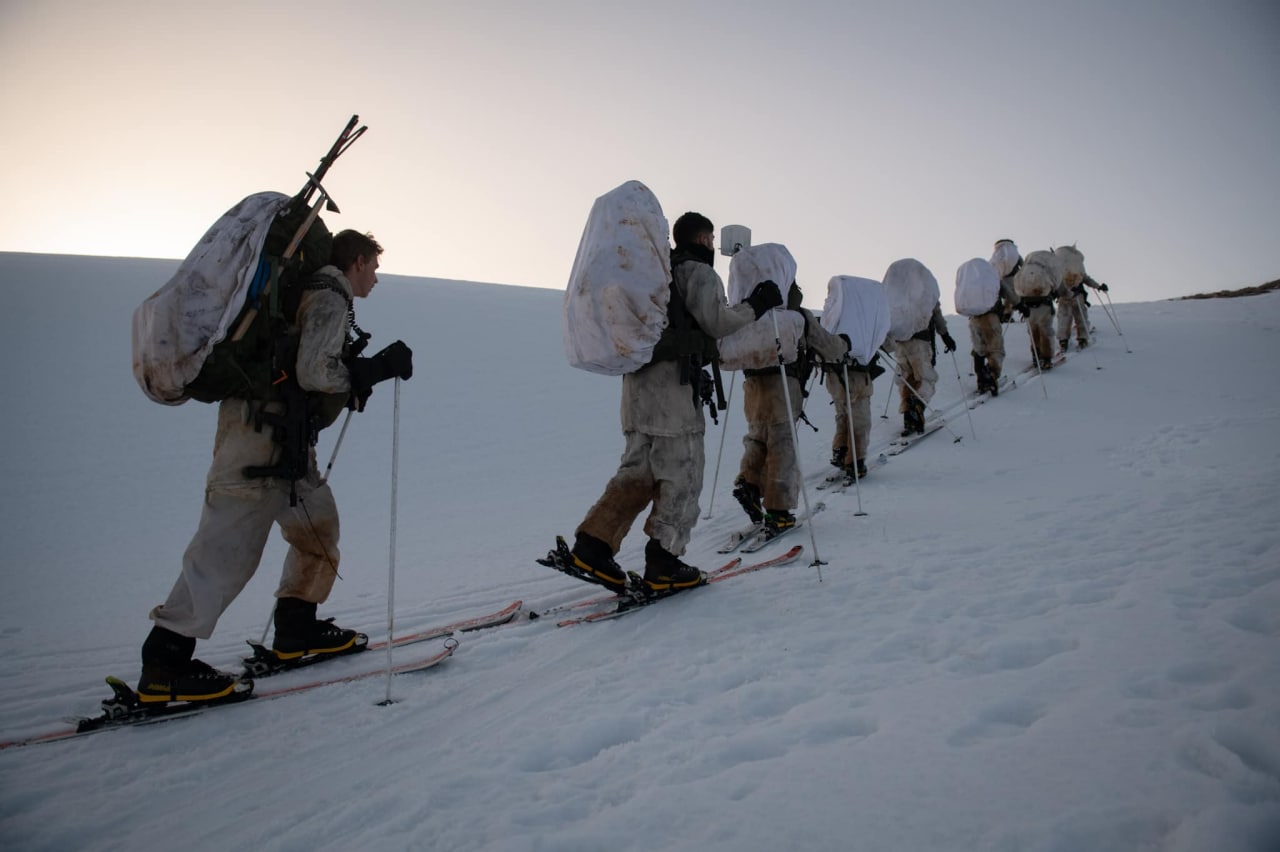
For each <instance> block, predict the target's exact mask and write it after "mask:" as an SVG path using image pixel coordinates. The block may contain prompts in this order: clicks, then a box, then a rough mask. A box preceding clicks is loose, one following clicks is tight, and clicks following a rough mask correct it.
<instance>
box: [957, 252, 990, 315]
mask: <svg viewBox="0 0 1280 852" xmlns="http://www.w3.org/2000/svg"><path fill="white" fill-rule="evenodd" d="M999 299H1000V273H998V272H996V268H995V267H994V266H992V265H991V264H990V263H988V262H987V261H985V260H983V259H982V258H980V257H975V258H973V259H972V260H966V261H965V262H964V263H962V264H960V268H959V269H957V270H956V313H958V314H961V315H962V316H966V317H976V316H981V315H982V314H985V313H987V312H988V311H990V310H991V309H992V308H994V307H995V306H996V302H997V301H999Z"/></svg>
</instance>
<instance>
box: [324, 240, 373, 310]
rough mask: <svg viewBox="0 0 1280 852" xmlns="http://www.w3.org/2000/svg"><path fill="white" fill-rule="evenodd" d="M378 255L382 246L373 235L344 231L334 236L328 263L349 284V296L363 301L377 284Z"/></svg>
mask: <svg viewBox="0 0 1280 852" xmlns="http://www.w3.org/2000/svg"><path fill="white" fill-rule="evenodd" d="M380 254H382V246H380V245H378V241H377V240H375V239H374V238H373V234H362V233H360V232H359V231H352V230H346V231H341V232H339V233H338V234H337V235H336V236H334V238H333V251H332V252H331V253H330V255H329V263H331V264H333V265H334V266H336V267H338V269H340V270H342V274H343V275H345V276H346V278H347V281H348V282H349V283H350V284H351V294H352V295H353V296H358V297H360V298H361V299H363V298H364V297H366V296H368V295H369V293H370V292H371V291H372V290H373V285H374V284H377V283H378V255H380Z"/></svg>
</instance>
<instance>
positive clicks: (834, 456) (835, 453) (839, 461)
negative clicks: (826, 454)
mask: <svg viewBox="0 0 1280 852" xmlns="http://www.w3.org/2000/svg"><path fill="white" fill-rule="evenodd" d="M848 452H849V448H848V447H845V446H840V447H835V448H834V449H832V450H831V466H832V467H838V468H843V467H844V457H845V456H846V455H847V454H848Z"/></svg>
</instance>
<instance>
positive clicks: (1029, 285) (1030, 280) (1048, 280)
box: [1013, 251, 1063, 299]
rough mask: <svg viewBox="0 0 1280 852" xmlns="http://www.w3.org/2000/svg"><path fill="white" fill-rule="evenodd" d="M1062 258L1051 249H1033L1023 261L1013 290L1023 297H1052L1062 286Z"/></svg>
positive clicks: (1015, 278) (1015, 277)
mask: <svg viewBox="0 0 1280 852" xmlns="http://www.w3.org/2000/svg"><path fill="white" fill-rule="evenodd" d="M1062 272H1063V269H1062V259H1061V258H1059V257H1056V256H1055V255H1054V253H1053V252H1051V251H1033V252H1031V253H1030V254H1028V255H1027V256H1026V258H1024V259H1023V261H1022V268H1021V269H1019V270H1018V274H1017V275H1016V276H1014V279H1013V290H1014V292H1015V293H1017V294H1018V296H1020V297H1021V298H1023V299H1051V298H1053V297H1055V296H1056V295H1057V294H1058V289H1059V288H1060V287H1061V286H1062Z"/></svg>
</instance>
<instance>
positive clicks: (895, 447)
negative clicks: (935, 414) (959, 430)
mask: <svg viewBox="0 0 1280 852" xmlns="http://www.w3.org/2000/svg"><path fill="white" fill-rule="evenodd" d="M946 422H947V421H945V420H941V419H938V420H933V421H931V422H930V423H928V424H926V425H925V427H924V432H923V433H922V434H920V433H917V434H914V435H908V436H907V437H905V438H895V439H894V440H892V441H890V442H889V448H888V449H887V450H885V451H884V454H885V455H886V456H897V455H901V454H902V453H905V452H906V451H907V450H908V449H909V448H910V447H911V446H912V445H914V444H917V443H919V442H920V441H922V440H924V439H925V438H927V437H929V436H930V435H932V434H933V433H935V432H937V431H938V430H939V429H941V428H942V427H943V426H944V425H946Z"/></svg>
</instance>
